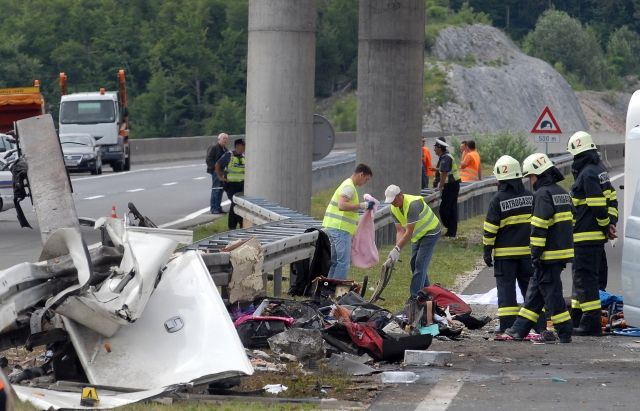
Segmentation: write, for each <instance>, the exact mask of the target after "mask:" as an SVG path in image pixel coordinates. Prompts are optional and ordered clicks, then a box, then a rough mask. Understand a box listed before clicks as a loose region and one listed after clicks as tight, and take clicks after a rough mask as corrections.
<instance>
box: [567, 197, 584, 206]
mask: <svg viewBox="0 0 640 411" xmlns="http://www.w3.org/2000/svg"><path fill="white" fill-rule="evenodd" d="M571 202H572V203H573V205H574V207H577V206H579V205H583V204H587V200H585V199H584V198H572V199H571Z"/></svg>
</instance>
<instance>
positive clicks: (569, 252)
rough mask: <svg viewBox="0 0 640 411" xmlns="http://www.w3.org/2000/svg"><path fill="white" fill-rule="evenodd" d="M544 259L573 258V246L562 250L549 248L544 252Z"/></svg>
mask: <svg viewBox="0 0 640 411" xmlns="http://www.w3.org/2000/svg"><path fill="white" fill-rule="evenodd" d="M541 258H542V259H543V260H562V259H565V258H573V248H564V249H562V250H547V251H544V252H543V253H542V257H541Z"/></svg>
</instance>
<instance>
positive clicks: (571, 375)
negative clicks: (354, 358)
mask: <svg viewBox="0 0 640 411" xmlns="http://www.w3.org/2000/svg"><path fill="white" fill-rule="evenodd" d="M621 172H622V170H613V171H611V172H610V175H611V177H612V178H615V177H616V176H618V175H619V174H620V173H621ZM620 184H622V177H618V179H617V180H616V181H614V187H616V189H618V187H619V185H620ZM621 194H622V193H621V191H620V190H618V199H619V200H620V208H619V211H620V215H622V213H623V208H624V203H623V199H622V197H623V196H622V195H621ZM619 234H620V239H619V241H618V243H617V245H616V247H615V248H612V247H611V246H610V245H607V246H606V249H607V257H608V262H609V286H608V291H610V292H613V293H618V294H619V293H620V284H621V281H620V269H621V257H622V255H621V252H622V238H623V235H624V232H623V229H622V227H620V228H619ZM562 277H563V289H564V294H565V295H567V296H569V295H570V292H571V271H570V267H567V269H566V270H565V272H564V273H563V276H562ZM493 287H495V280H494V277H493V272H492V271H491V269H487V268H485V269H483V270H482V271H481V272H480V273H479V274H478V276H477V277H476V279H475V280H474V281H473V282H472V283H471V284H470V285H469V286H468V287H467V288H466V290H465V291H464V293H465V294H475V293H485V292H487V291H489V290H490V289H491V288H493ZM473 308H474V312H475V313H476V314H477V315H492V316H495V312H496V308H497V307H495V306H474V307H473ZM492 329H493V323H491V324H490V325H489V326H486V327H485V328H484V329H482V330H478V331H472V332H468V333H467V337H466V338H464V339H462V340H461V341H459V342H454V341H448V340H445V341H443V340H435V341H434V343H433V344H432V345H431V347H430V348H429V349H431V350H437V351H451V352H452V355H453V359H452V367H444V368H436V367H433V368H430V367H407V368H406V369H407V370H411V371H414V372H416V373H417V374H418V375H419V376H420V378H419V379H418V380H417V381H416V383H414V384H401V385H397V386H393V387H389V388H388V389H385V390H384V391H383V393H382V394H381V395H380V396H379V397H378V398H377V400H376V402H375V403H374V404H373V406H372V407H371V409H372V410H388V409H393V410H395V411H401V410H448V411H479V410H492V411H494V410H516V409H522V410H567V411H569V410H571V411H573V410H585V411H586V410H611V409H616V410H637V409H639V408H640V407H639V406H638V404H637V389H638V387H640V338H633V337H619V336H605V337H601V338H597V337H574V338H573V342H572V343H571V344H543V345H537V344H532V343H529V342H499V341H492V338H493V334H492V333H491V331H492Z"/></svg>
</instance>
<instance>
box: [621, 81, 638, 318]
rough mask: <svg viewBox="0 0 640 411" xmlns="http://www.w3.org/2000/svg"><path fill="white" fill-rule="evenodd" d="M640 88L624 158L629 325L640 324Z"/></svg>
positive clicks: (632, 103)
mask: <svg viewBox="0 0 640 411" xmlns="http://www.w3.org/2000/svg"><path fill="white" fill-rule="evenodd" d="M639 159H640V90H638V91H636V92H635V93H633V96H631V101H629V108H628V109H627V125H626V138H625V161H624V217H623V224H624V247H623V249H622V294H623V296H624V317H625V320H626V322H627V324H628V325H630V326H633V327H640V161H638V160H639Z"/></svg>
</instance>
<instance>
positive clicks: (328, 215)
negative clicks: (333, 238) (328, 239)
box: [322, 178, 360, 235]
mask: <svg viewBox="0 0 640 411" xmlns="http://www.w3.org/2000/svg"><path fill="white" fill-rule="evenodd" d="M345 186H350V187H353V192H354V194H353V198H352V199H351V201H350V203H351V204H359V203H360V200H359V198H358V190H356V186H355V184H353V181H352V180H351V178H347V179H346V180H344V181H343V182H342V184H340V186H339V187H338V189H337V190H336V191H335V192H334V193H333V197H331V201H330V202H329V205H328V206H327V210H326V211H325V212H324V219H323V220H322V226H323V227H324V228H335V229H336V230H342V231H346V232H348V233H349V234H351V235H353V234H355V232H356V229H357V228H358V212H357V211H342V210H340V209H339V208H338V204H339V202H340V197H341V196H342V188H343V187H345Z"/></svg>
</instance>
